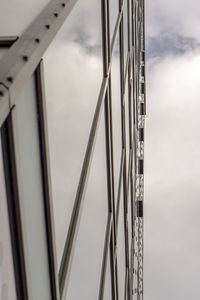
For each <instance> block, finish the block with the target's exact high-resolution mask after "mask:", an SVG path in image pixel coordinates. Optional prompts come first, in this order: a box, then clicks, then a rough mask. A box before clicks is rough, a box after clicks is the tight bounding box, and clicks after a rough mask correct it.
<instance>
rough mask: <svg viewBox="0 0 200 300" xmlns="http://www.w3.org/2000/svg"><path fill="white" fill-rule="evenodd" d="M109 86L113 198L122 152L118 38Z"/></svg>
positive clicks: (116, 187) (116, 186)
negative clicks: (113, 179)
mask: <svg viewBox="0 0 200 300" xmlns="http://www.w3.org/2000/svg"><path fill="white" fill-rule="evenodd" d="M111 84H112V117H113V145H114V147H113V149H114V154H113V155H114V175H115V196H116V197H117V191H118V181H119V172H120V163H121V151H122V134H121V88H120V61H119V38H117V40H116V44H115V48H114V56H113V60H112V67H111Z"/></svg>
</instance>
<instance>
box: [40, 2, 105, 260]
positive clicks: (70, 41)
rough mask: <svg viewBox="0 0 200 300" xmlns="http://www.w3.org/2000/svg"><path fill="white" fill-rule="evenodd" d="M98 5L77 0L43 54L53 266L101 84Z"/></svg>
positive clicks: (61, 243)
mask: <svg viewBox="0 0 200 300" xmlns="http://www.w3.org/2000/svg"><path fill="white" fill-rule="evenodd" d="M101 47H102V46H101V3H100V1H99V0H86V1H78V3H77V4H76V6H75V7H74V9H73V11H72V13H71V14H70V16H69V17H68V18H67V20H66V23H65V24H64V25H63V27H62V29H61V30H60V32H59V33H58V35H57V37H56V38H55V39H54V40H53V42H52V44H51V46H50V47H49V48H48V50H47V52H46V54H45V56H44V63H45V83H46V99H47V114H48V127H49V142H50V159H51V173H52V187H53V205H54V218H55V232H56V244H57V255H58V265H59V264H60V261H61V257H62V252H63V247H64V243H65V239H66V235H67V229H68V226H69V221H70V217H71V213H72V208H73V204H74V200H75V196H76V190H77V187H78V182H79V176H80V171H81V168H82V163H83V159H84V155H85V150H86V146H87V142H88V136H89V130H90V127H91V124H92V119H93V114H94V110H95V106H96V103H97V98H98V94H99V90H100V86H101V81H102V58H101V55H102V53H101Z"/></svg>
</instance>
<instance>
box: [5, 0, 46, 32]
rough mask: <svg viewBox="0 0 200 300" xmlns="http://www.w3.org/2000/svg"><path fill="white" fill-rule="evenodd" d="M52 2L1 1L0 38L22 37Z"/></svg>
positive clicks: (41, 0) (40, 0)
mask: <svg viewBox="0 0 200 300" xmlns="http://www.w3.org/2000/svg"><path fill="white" fill-rule="evenodd" d="M48 2H50V0H31V1H30V0H29V1H13V0H1V8H2V9H1V10H0V36H12V35H17V36H18V35H20V34H21V33H22V32H23V31H24V30H25V29H26V28H27V27H28V25H30V24H31V22H32V21H33V20H34V19H35V18H36V17H37V15H38V14H39V13H40V12H41V10H42V9H43V8H44V7H45V5H46V4H47V3H48Z"/></svg>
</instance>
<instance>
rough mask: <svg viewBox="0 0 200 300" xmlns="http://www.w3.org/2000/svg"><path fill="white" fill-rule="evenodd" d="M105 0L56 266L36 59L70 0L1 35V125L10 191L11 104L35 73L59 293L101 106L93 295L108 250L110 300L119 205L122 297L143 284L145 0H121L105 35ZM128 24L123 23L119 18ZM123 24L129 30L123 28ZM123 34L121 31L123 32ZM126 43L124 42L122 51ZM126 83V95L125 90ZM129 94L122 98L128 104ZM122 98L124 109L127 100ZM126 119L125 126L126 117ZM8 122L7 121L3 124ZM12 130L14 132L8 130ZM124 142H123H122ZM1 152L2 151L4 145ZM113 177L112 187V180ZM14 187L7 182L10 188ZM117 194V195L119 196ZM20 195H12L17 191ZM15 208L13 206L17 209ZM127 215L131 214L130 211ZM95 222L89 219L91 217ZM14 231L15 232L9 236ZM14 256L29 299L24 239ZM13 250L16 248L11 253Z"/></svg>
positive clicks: (59, 295) (138, 294)
mask: <svg viewBox="0 0 200 300" xmlns="http://www.w3.org/2000/svg"><path fill="white" fill-rule="evenodd" d="M109 1H110V0H101V3H102V48H103V78H102V83H101V88H100V91H99V97H98V99H97V104H96V109H95V112H94V117H93V122H92V125H91V129H90V133H89V138H88V144H87V149H86V153H85V157H84V161H83V166H82V170H81V173H80V180H79V185H78V188H77V193H76V198H75V200H74V207H73V212H72V215H71V221H70V225H69V228H68V234H67V239H66V242H65V246H64V251H63V256H62V260H61V265H60V268H59V272H58V274H57V271H56V263H55V249H54V248H55V241H54V239H55V237H54V228H53V226H54V225H53V221H52V207H51V197H50V194H51V193H50V188H51V187H50V183H49V182H50V181H49V176H50V175H49V166H48V164H49V163H48V156H47V153H48V149H47V148H48V142H47V140H46V129H45V125H44V124H46V121H45V112H44V111H43V110H44V109H43V106H42V104H41V101H43V100H41V99H44V90H43V85H42V78H43V77H42V75H41V74H42V71H41V65H40V61H41V58H42V56H43V54H44V53H45V51H46V49H47V47H48V46H49V44H50V42H51V41H52V40H53V38H54V36H55V34H56V33H57V31H58V30H59V28H60V27H61V25H62V23H63V22H64V20H65V19H66V17H67V16H68V14H69V13H70V12H71V10H72V8H73V6H74V4H75V3H76V0H63V1H60V0H55V1H51V2H50V3H49V4H48V5H47V6H46V8H45V9H44V10H43V11H42V12H41V14H40V15H39V16H38V17H37V18H36V20H35V21H34V22H33V23H32V24H31V25H30V27H29V28H28V29H27V30H26V31H25V32H24V33H23V34H22V36H21V37H19V38H18V39H16V38H15V39H14V38H13V39H14V41H13V42H12V43H13V45H12V46H11V44H12V43H11V42H10V40H9V38H5V39H4V41H3V40H2V41H0V47H1V45H2V46H3V45H5V46H7V47H8V46H11V47H10V49H9V50H8V52H7V54H6V55H5V56H4V57H3V58H2V60H1V61H0V126H1V128H3V137H4V140H5V149H6V147H7V149H8V150H9V151H7V154H6V155H7V156H6V157H7V158H6V159H7V161H9V160H11V162H12V163H11V164H12V165H13V167H12V166H11V168H10V167H9V166H8V169H9V168H10V169H9V170H8V171H7V172H8V173H9V174H8V176H9V178H14V179H12V180H13V181H14V182H15V185H16V187H14V188H15V193H16V194H18V191H17V190H18V189H19V187H18V185H19V183H18V181H17V179H16V177H17V174H16V173H17V167H16V165H17V162H16V160H17V158H16V157H17V156H16V155H15V151H16V150H15V139H16V137H15V134H14V126H15V121H14V117H13V109H14V108H15V106H16V105H17V102H16V99H17V95H18V94H19V93H20V91H21V90H22V88H23V87H24V85H25V84H26V80H27V78H30V77H31V75H32V74H33V73H34V72H36V85H37V86H38V92H37V93H38V95H37V97H38V99H40V100H41V101H39V103H40V104H39V110H40V115H41V118H39V125H38V126H39V130H40V142H41V157H42V160H43V164H44V167H43V181H44V194H45V195H46V202H45V209H46V211H45V212H46V226H47V241H48V247H49V249H48V255H49V265H50V273H51V276H50V281H51V287H52V299H57V300H58V299H61V300H65V299H67V298H66V295H67V284H68V280H69V277H70V267H71V263H72V257H73V251H74V248H75V247H76V236H77V232H78V228H79V222H80V218H81V207H82V205H84V191H85V188H86V185H87V177H88V174H89V172H90V164H91V161H92V154H93V148H94V141H95V138H96V135H97V127H98V123H99V119H100V115H101V113H102V111H104V116H105V117H104V123H105V141H106V167H107V195H108V217H107V227H106V233H105V244H104V253H103V254H102V255H103V261H102V269H101V276H100V277H101V278H100V284H99V297H98V299H99V300H103V299H104V286H105V280H106V266H107V263H108V256H110V273H111V284H112V287H111V289H112V300H118V299H119V300H121V298H120V297H119V283H118V278H119V276H118V256H119V254H118V251H117V249H118V231H119V211H120V210H123V221H124V224H123V226H124V245H120V247H124V249H125V261H124V268H125V285H124V300H134V299H137V300H142V299H143V294H144V288H143V201H144V125H145V114H146V97H145V18H144V16H145V12H144V1H145V0H119V11H118V16H117V18H116V22H115V28H114V32H113V35H112V36H111V35H110V17H111V12H110V5H109V4H110V3H109ZM125 23H126V24H125ZM124 28H127V32H124ZM125 34H126V35H127V38H126V37H125V36H124V35H125ZM117 36H119V48H120V53H119V60H120V91H121V93H120V97H121V112H120V113H121V120H119V121H120V122H121V141H122V143H121V144H122V148H121V162H120V172H119V174H115V172H114V170H115V166H114V149H115V147H117V145H115V144H114V142H113V127H114V126H115V124H114V122H113V117H112V106H113V101H114V100H113V97H112V96H113V94H112V81H111V76H112V68H111V65H112V59H113V57H114V47H115V46H116V43H117V42H116V41H117ZM125 49H128V51H127V53H126V52H125ZM126 86H127V87H128V97H127V98H126V97H125V90H126ZM126 101H128V103H126ZM126 104H127V107H128V111H126V109H125V106H126ZM126 120H128V126H127V122H126ZM5 124H6V126H5ZM13 135H14V136H13ZM127 141H128V143H127ZM5 153H6V152H5ZM116 180H118V189H117V191H118V192H117V194H115V190H114V183H115V182H116ZM12 188H13V187H12ZM121 195H122V196H121ZM16 198H18V196H17V197H16ZM12 205H15V206H16V207H17V210H16V215H15V222H16V223H18V225H17V226H16V229H15V230H16V231H17V233H16V234H17V236H19V239H20V240H23V228H21V227H22V225H21V221H20V218H21V213H20V205H18V204H17V203H15V204H14V203H13V204H12ZM17 212H18V213H17ZM129 215H130V216H131V217H130V218H129ZM94 226H95V224H94ZM15 238H16V237H15ZM16 244H17V245H18V246H17V247H18V251H19V252H20V259H19V258H15V257H14V259H15V260H16V261H17V260H18V263H17V264H18V265H17V269H18V271H19V273H20V272H21V273H22V275H23V276H22V277H23V285H22V284H21V283H20V279H19V280H18V281H19V282H18V283H17V284H18V285H19V286H21V285H22V286H21V288H19V293H22V294H23V296H21V299H28V296H27V295H28V293H29V291H28V283H26V282H27V281H28V280H27V278H26V273H27V270H25V269H26V264H25V262H24V260H25V258H24V254H23V253H24V252H26V251H25V250H24V247H25V246H24V245H23V243H21V242H20V241H18V242H16ZM15 256H16V255H15Z"/></svg>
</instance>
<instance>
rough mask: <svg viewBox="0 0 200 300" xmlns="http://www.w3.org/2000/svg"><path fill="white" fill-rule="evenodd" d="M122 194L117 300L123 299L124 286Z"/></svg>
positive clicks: (118, 244) (121, 203)
mask: <svg viewBox="0 0 200 300" xmlns="http://www.w3.org/2000/svg"><path fill="white" fill-rule="evenodd" d="M122 195H123V193H121V202H120V211H119V225H118V236H117V263H118V289H119V299H124V285H125V266H126V265H125V236H124V206H123V196H122Z"/></svg>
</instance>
